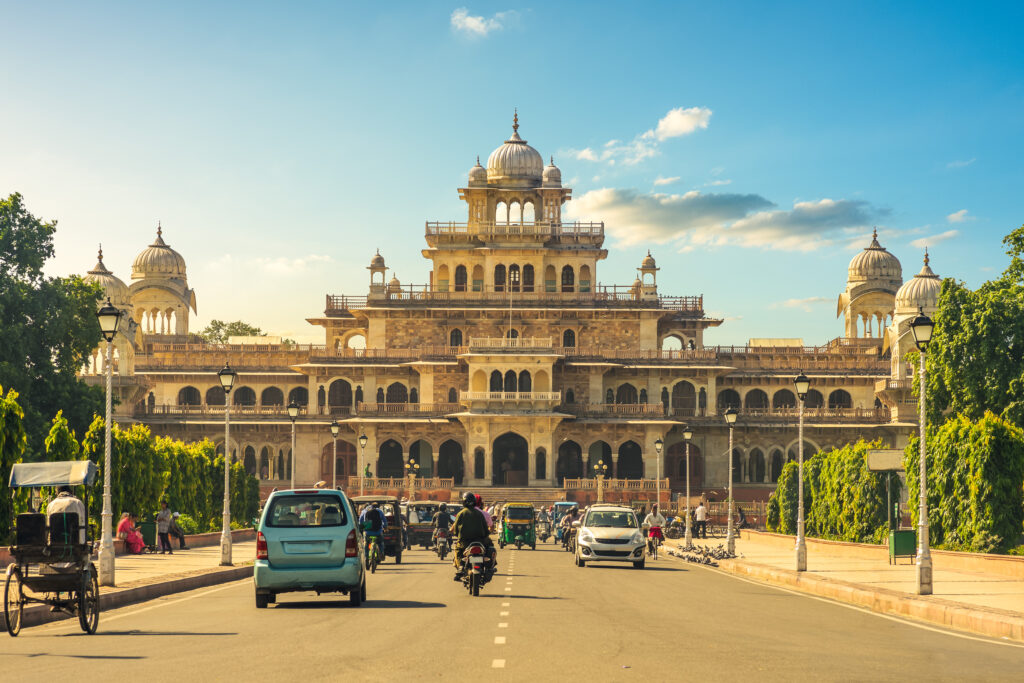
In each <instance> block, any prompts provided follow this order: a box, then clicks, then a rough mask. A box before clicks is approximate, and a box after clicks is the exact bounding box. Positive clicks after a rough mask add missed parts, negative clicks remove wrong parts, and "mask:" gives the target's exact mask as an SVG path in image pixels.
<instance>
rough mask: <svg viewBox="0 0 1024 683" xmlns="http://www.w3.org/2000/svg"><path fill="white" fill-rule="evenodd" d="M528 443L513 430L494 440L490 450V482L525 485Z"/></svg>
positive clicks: (500, 484) (527, 467) (499, 484)
mask: <svg viewBox="0 0 1024 683" xmlns="http://www.w3.org/2000/svg"><path fill="white" fill-rule="evenodd" d="M528 454H529V444H528V443H526V439H524V438H523V437H521V436H519V435H518V434H515V433H513V432H506V433H505V434H502V435H501V436H499V437H498V438H497V439H495V440H494V447H493V449H492V450H491V483H492V484H494V485H495V486H526V485H527V484H528V483H529V467H530V462H529V461H530V458H529V455H528Z"/></svg>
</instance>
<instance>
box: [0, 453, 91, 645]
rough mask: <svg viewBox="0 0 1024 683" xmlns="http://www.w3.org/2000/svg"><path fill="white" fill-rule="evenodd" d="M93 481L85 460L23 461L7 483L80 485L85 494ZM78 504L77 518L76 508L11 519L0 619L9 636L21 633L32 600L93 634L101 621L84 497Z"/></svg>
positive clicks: (12, 484) (86, 503) (36, 485)
mask: <svg viewBox="0 0 1024 683" xmlns="http://www.w3.org/2000/svg"><path fill="white" fill-rule="evenodd" d="M95 480H96V465H94V464H93V463H92V462H91V461H89V460H79V461H65V462H43V463H22V464H17V465H13V466H12V467H11V478H10V486H11V488H12V489H16V488H42V487H49V486H53V487H56V486H84V487H86V493H87V494H88V491H89V487H91V486H92V484H93V482H95ZM83 503H84V505H85V509H86V513H85V517H86V519H84V520H80V519H78V513H76V512H65V513H56V514H54V515H51V516H49V517H47V515H44V514H42V513H39V512H25V513H22V514H20V515H18V516H17V517H16V518H15V522H14V536H15V538H14V545H12V546H11V555H12V557H13V558H14V560H13V562H11V564H10V565H9V566H8V567H7V580H6V582H5V584H4V618H5V619H6V620H7V633H9V634H10V635H11V636H12V637H13V636H16V635H18V633H19V632H21V617H22V612H23V611H24V609H25V605H28V604H32V603H37V604H43V605H49V606H50V607H51V609H53V610H54V611H60V612H66V613H67V614H70V615H71V616H76V615H77V616H78V623H79V625H80V626H81V627H82V630H83V631H85V632H86V633H88V634H90V635H92V634H93V633H96V627H97V626H98V625H99V621H100V605H99V586H98V584H97V580H96V568H95V567H94V566H93V563H92V546H93V544H92V533H91V530H90V527H89V519H88V517H89V512H88V510H89V499H88V495H86V497H85V499H84V501H83ZM82 529H84V530H85V535H84V536H85V540H84V542H82V534H81V530H82Z"/></svg>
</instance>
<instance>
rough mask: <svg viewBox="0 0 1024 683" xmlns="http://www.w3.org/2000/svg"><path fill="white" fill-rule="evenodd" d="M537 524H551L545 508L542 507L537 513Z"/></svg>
mask: <svg viewBox="0 0 1024 683" xmlns="http://www.w3.org/2000/svg"><path fill="white" fill-rule="evenodd" d="M537 522H538V523H540V522H546V523H548V524H550V523H551V515H549V514H548V509H547V508H544V507H542V508H541V509H540V512H538V513H537Z"/></svg>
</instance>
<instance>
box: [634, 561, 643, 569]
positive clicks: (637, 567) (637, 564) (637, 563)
mask: <svg viewBox="0 0 1024 683" xmlns="http://www.w3.org/2000/svg"><path fill="white" fill-rule="evenodd" d="M644 564H645V561H644V560H640V561H639V562H634V563H633V569H643V568H644Z"/></svg>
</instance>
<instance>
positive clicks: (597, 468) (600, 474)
mask: <svg viewBox="0 0 1024 683" xmlns="http://www.w3.org/2000/svg"><path fill="white" fill-rule="evenodd" d="M607 471H608V465H605V464H604V460H598V461H597V464H596V465H594V472H595V473H596V474H597V502H598V503H603V502H604V475H605V473H606V472H607Z"/></svg>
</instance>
